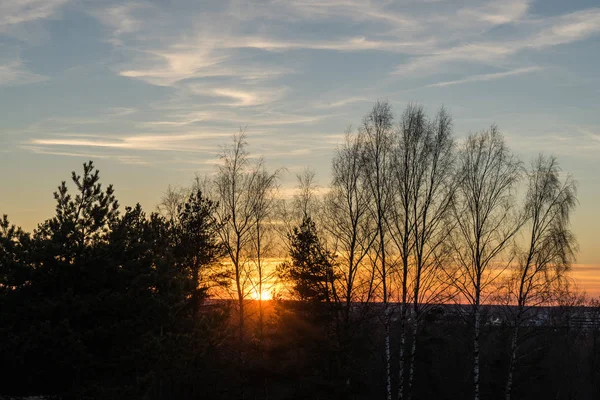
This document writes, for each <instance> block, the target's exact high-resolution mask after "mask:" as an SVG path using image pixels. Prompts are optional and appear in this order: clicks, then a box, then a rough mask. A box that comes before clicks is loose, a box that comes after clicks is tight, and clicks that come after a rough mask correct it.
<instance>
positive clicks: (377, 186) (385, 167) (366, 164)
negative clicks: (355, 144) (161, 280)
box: [359, 102, 393, 400]
mask: <svg viewBox="0 0 600 400" xmlns="http://www.w3.org/2000/svg"><path fill="white" fill-rule="evenodd" d="M392 122H393V115H392V110H391V108H390V105H389V104H388V103H387V102H377V103H376V104H375V106H374V107H373V110H372V111H371V112H370V113H369V114H368V115H367V116H366V117H365V118H364V119H363V123H362V125H361V126H360V129H359V135H361V137H362V139H361V140H363V143H364V146H363V156H362V168H363V179H364V185H365V186H366V187H367V188H368V190H369V194H370V197H371V207H370V214H371V217H372V218H373V220H374V222H375V225H376V232H377V240H376V257H375V262H376V268H377V271H378V275H379V279H380V281H381V287H382V294H381V300H382V302H383V307H384V316H383V322H384V329H385V371H386V397H387V399H388V400H391V399H392V376H391V373H392V371H391V346H390V325H391V320H392V311H393V310H392V308H391V306H390V304H389V302H390V287H389V286H390V278H391V274H390V271H389V269H390V265H388V262H387V261H388V260H387V258H386V255H387V254H386V253H387V251H388V249H387V244H388V241H389V237H388V235H387V233H388V232H387V231H388V229H387V220H386V218H387V215H386V213H387V210H388V208H389V206H390V205H391V194H390V188H389V185H390V178H391V170H390V169H391V168H390V167H391V166H390V164H391V162H392V152H391V146H392V129H393V125H392Z"/></svg>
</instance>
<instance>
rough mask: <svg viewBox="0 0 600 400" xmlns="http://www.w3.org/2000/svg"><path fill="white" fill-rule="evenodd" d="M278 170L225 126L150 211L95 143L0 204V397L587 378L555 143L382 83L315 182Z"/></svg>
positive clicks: (413, 390)
mask: <svg viewBox="0 0 600 400" xmlns="http://www.w3.org/2000/svg"><path fill="white" fill-rule="evenodd" d="M281 174H282V171H281V170H275V171H270V170H269V169H268V168H267V167H266V163H265V160H264V159H263V158H254V157H252V156H251V155H250V154H249V152H248V149H247V143H246V136H245V134H244V132H240V133H238V134H236V135H234V136H233V140H232V142H231V143H230V144H229V145H227V146H225V147H223V149H222V153H221V159H220V163H219V164H218V167H217V168H216V170H215V172H214V174H212V175H209V176H207V177H204V178H201V177H197V178H196V180H195V181H194V183H193V184H192V185H191V187H190V188H184V189H181V188H172V187H169V189H168V190H167V192H166V193H165V195H164V197H163V199H162V200H161V202H160V204H159V205H158V206H157V210H156V211H154V212H150V213H146V212H145V211H143V210H142V208H141V206H140V205H139V204H138V205H136V206H134V207H126V208H125V209H124V210H122V209H121V208H120V206H119V203H118V201H117V199H116V195H115V191H114V189H113V187H112V186H111V185H109V186H106V187H103V186H102V185H101V183H100V176H99V172H98V170H97V169H95V167H94V165H93V163H92V162H91V161H90V162H88V163H85V164H84V165H83V173H82V175H78V174H77V173H75V172H73V174H72V177H71V181H72V182H71V184H70V185H67V183H66V182H62V183H61V185H60V186H59V187H58V189H57V191H56V192H55V193H54V199H55V201H56V211H55V215H54V216H53V217H52V218H50V219H48V220H46V221H44V222H42V223H40V224H39V225H38V227H37V228H36V229H35V230H34V231H33V232H32V233H29V232H25V231H23V230H22V229H20V228H18V227H16V226H14V225H11V224H10V222H9V220H8V217H7V216H4V217H3V219H2V220H1V221H0V310H1V315H0V318H1V321H0V322H1V323H0V337H2V341H1V342H0V359H2V360H4V362H3V364H4V368H3V373H2V375H1V376H2V381H1V384H0V395H5V396H25V395H46V396H55V397H58V398H65V399H68V398H73V399H83V398H89V399H96V398H98V399H104V398H106V399H117V398H127V399H131V398H140V399H171V398H180V399H188V398H189V399H191V398H215V399H218V398H223V399H229V398H236V399H237V398H240V399H280V398H281V399H300V398H323V399H334V398H339V399H362V398H384V397H385V398H386V399H387V400H391V399H392V398H395V399H405V398H406V399H411V398H465V397H473V398H474V399H475V400H478V399H480V398H485V399H487V398H499V397H503V398H505V399H507V400H508V399H510V398H528V397H530V396H532V395H533V394H539V395H541V394H545V395H544V396H543V397H550V396H552V397H555V398H561V399H562V398H594V396H599V395H600V391H599V390H600V389H598V388H599V387H600V351H599V349H598V344H597V340H598V337H599V336H600V326H596V327H595V328H594V325H593V323H592V325H591V326H592V328H591V329H579V328H576V327H573V324H570V323H569V322H568V321H569V318H570V317H572V316H579V317H581V315H585V318H591V319H592V322H593V321H594V318H596V319H598V318H600V311H599V310H600V307H598V304H597V302H594V301H592V302H591V303H589V304H588V306H589V307H583V308H582V306H584V305H586V304H587V303H586V301H585V300H584V298H583V297H582V295H580V294H578V293H577V292H576V290H574V289H573V287H572V284H571V283H570V282H571V281H570V278H569V270H570V268H571V265H572V263H573V261H574V259H575V253H576V247H577V246H576V241H575V238H574V236H573V234H572V232H571V231H570V217H571V215H572V213H573V211H574V209H575V207H576V205H577V197H576V184H575V182H574V180H573V179H572V178H571V177H570V176H569V175H565V174H564V173H563V172H562V171H561V169H560V168H559V165H558V162H557V160H556V159H555V158H554V157H551V156H545V155H539V156H538V157H537V158H535V159H534V160H533V161H532V162H531V164H530V165H529V166H525V165H524V164H523V163H522V162H521V161H520V160H519V159H518V158H517V157H516V156H515V155H514V154H513V153H512V152H511V151H510V149H509V148H508V147H507V145H506V143H505V140H504V138H503V136H502V135H501V134H500V132H499V131H498V129H497V127H495V126H492V127H490V128H489V129H488V130H485V131H482V132H479V133H475V134H471V135H469V136H468V137H466V138H465V139H464V140H460V141H457V140H455V139H454V137H453V132H452V119H451V117H450V115H449V114H448V113H447V112H446V111H445V110H444V109H441V110H440V111H439V112H438V113H437V114H436V115H435V116H433V117H430V116H428V115H427V114H426V112H425V110H424V109H423V108H422V107H421V106H418V105H414V104H411V105H409V106H408V107H407V108H406V109H405V110H404V112H403V113H402V115H401V116H400V117H399V118H398V121H395V117H394V115H393V112H392V110H391V107H390V106H389V104H388V103H385V102H378V103H376V104H375V105H374V107H373V109H372V110H371V112H369V113H368V114H367V115H366V116H365V117H364V118H363V120H362V122H361V123H360V125H359V127H358V129H357V130H355V131H353V130H351V129H348V130H347V132H346V136H345V139H344V142H343V143H342V144H341V145H340V146H339V147H338V148H337V150H336V152H335V155H334V158H333V161H332V174H331V175H332V180H331V182H330V185H329V186H328V187H326V188H321V187H318V186H317V185H316V181H315V174H314V173H313V172H312V171H310V170H305V171H304V173H303V174H300V175H299V176H298V187H297V190H296V194H295V195H294V196H293V197H292V198H286V197H284V196H282V195H281V194H280V190H279V189H280V188H279V179H280V177H281ZM273 260H281V261H278V262H277V265H276V266H275V267H274V266H273ZM266 296H268V298H270V297H271V296H273V300H272V301H263V300H266V299H267V298H266ZM459 304H461V306H459ZM454 305H456V306H454ZM542 306H544V307H549V306H553V307H552V308H544V309H543V310H552V312H550V313H548V312H546V313H545V314H544V318H543V320H541V322H540V310H542V308H541V307H542ZM582 313H583V314H582ZM498 315H500V319H498ZM565 321H566V322H565ZM467 338H468V340H467ZM534 366H537V368H536V367H534Z"/></svg>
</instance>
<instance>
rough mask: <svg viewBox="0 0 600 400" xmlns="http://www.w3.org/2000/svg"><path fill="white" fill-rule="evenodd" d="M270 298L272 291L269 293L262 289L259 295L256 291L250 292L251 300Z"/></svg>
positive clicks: (271, 297)
mask: <svg viewBox="0 0 600 400" xmlns="http://www.w3.org/2000/svg"><path fill="white" fill-rule="evenodd" d="M272 299H273V293H271V292H270V291H268V290H263V291H262V296H260V295H259V292H258V291H254V292H252V300H262V301H266V300H272Z"/></svg>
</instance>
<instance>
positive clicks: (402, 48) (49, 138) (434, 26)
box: [0, 0, 600, 293]
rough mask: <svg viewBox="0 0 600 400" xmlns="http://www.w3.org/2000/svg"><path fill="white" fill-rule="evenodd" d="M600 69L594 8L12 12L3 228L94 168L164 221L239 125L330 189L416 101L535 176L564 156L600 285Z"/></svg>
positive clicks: (5, 45)
mask: <svg viewBox="0 0 600 400" xmlns="http://www.w3.org/2000/svg"><path fill="white" fill-rule="evenodd" d="M599 64H600V4H598V3H597V0H584V1H563V0H539V1H512V0H507V1H497V0H494V1H470V0H464V1H444V0H402V1H368V0H356V1H353V0H331V1H326V0H280V1H277V0H271V1H268V0H263V1H252V2H250V1H198V0H187V1H179V0H161V1H155V2H152V1H135V2H124V1H119V2H110V1H106V0H102V1H88V0H80V1H75V0H73V1H69V0H19V1H16V0H0V185H1V186H0V187H1V189H0V214H3V213H6V214H8V215H9V219H10V220H11V221H12V222H13V223H16V224H18V225H21V226H23V227H24V228H25V229H28V230H31V229H33V228H35V226H36V225H37V223H38V222H41V221H42V220H44V219H46V218H49V217H51V216H52V215H53V208H54V202H53V198H52V192H53V191H54V190H55V188H56V187H57V186H58V185H59V184H60V182H61V181H62V180H68V179H69V176H70V171H72V170H78V171H79V170H80V169H81V164H82V163H83V162H85V161H87V160H89V159H92V160H94V162H95V165H96V166H97V167H98V168H99V169H100V171H101V177H102V181H103V182H105V183H112V184H114V186H115V189H116V193H117V196H118V198H119V200H120V202H121V204H124V205H133V204H135V203H136V202H140V203H141V204H142V205H143V206H144V207H145V208H146V209H153V208H154V207H155V205H156V203H157V202H158V201H159V199H160V197H161V196H162V194H163V193H164V192H165V190H166V189H167V187H168V185H187V184H189V183H190V182H191V180H192V179H193V177H194V174H196V173H199V174H204V173H211V172H212V171H214V169H215V165H216V163H217V162H218V153H219V151H220V149H221V146H223V145H224V144H227V143H228V142H229V141H230V139H231V135H232V134H234V133H235V132H237V131H238V130H239V129H240V128H244V129H245V130H246V133H247V138H248V144H249V150H250V152H251V153H252V154H254V155H264V156H265V158H266V161H267V165H268V166H269V167H271V168H273V169H274V168H280V167H286V168H287V170H286V173H285V174H284V176H283V180H282V185H283V186H284V187H286V185H287V186H293V181H294V178H293V177H294V175H295V174H296V173H299V172H300V171H302V170H303V169H304V168H305V167H310V168H312V169H313V170H314V171H315V172H316V173H317V178H318V180H319V181H320V182H321V184H322V185H327V183H328V181H329V179H330V165H331V158H332V156H333V154H334V151H335V149H336V146H338V145H339V144H340V143H341V141H342V138H343V135H344V131H345V130H346V129H347V128H348V127H349V126H357V125H358V124H359V123H360V121H361V119H362V117H363V116H364V115H365V114H366V113H368V112H369V110H370V108H371V107H372V105H373V103H374V102H375V101H376V100H387V101H389V102H390V103H391V105H392V107H393V108H394V110H395V111H396V113H397V114H400V113H401V112H402V110H403V108H404V107H405V106H406V105H407V104H408V103H409V102H417V103H420V104H422V105H423V106H424V107H425V108H426V109H427V110H428V112H429V113H431V114H433V113H435V112H436V111H437V110H438V109H439V108H440V107H442V106H443V107H445V108H446V109H447V110H448V111H449V112H450V113H451V114H452V116H453V118H454V133H455V136H456V137H457V138H458V139H460V138H463V137H465V136H466V135H467V134H469V133H472V132H477V131H481V130H483V129H486V128H487V127H489V126H490V125H491V124H494V123H495V124H497V125H498V127H499V129H500V131H501V132H502V133H503V134H504V135H505V138H506V140H507V142H508V144H509V145H510V146H511V148H512V149H513V150H514V151H515V152H516V153H517V154H518V155H519V156H520V157H521V158H522V159H523V161H524V162H525V163H528V162H529V160H531V159H532V158H533V157H534V156H536V155H537V154H538V153H540V152H543V153H545V154H552V155H555V156H556V157H558V160H559V162H560V164H561V166H562V169H563V170H564V171H565V173H570V174H571V175H572V176H573V177H574V178H575V180H576V181H577V182H578V184H579V202H580V204H579V207H578V208H577V210H576V212H575V215H574V217H573V230H574V232H575V234H576V235H577V238H578V242H579V248H580V251H579V256H578V260H577V261H578V263H580V264H582V265H583V267H582V270H583V269H585V270H586V271H587V273H588V274H589V275H590V276H596V277H598V276H600V239H599V238H600V224H599V222H600V206H599V205H598V202H599V199H600V174H599V172H600V108H599V107H600V72H599V71H600V68H598V65H599ZM594 279H595V278H594ZM596 285H597V286H598V287H600V283H598V279H596ZM599 293H600V289H599Z"/></svg>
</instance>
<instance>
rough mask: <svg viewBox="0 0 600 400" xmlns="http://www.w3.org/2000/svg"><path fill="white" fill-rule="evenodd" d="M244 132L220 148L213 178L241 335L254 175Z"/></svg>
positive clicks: (251, 233) (252, 220) (251, 232)
mask: <svg viewBox="0 0 600 400" xmlns="http://www.w3.org/2000/svg"><path fill="white" fill-rule="evenodd" d="M245 139H246V137H245V134H244V132H243V131H240V132H239V133H238V134H236V135H234V136H233V141H232V143H231V145H229V146H226V147H223V150H222V154H221V162H222V163H221V165H219V167H218V171H217V175H216V178H215V193H214V194H215V195H216V197H217V199H218V202H219V207H218V208H217V210H216V214H217V217H218V219H219V222H220V224H221V229H220V230H219V234H220V236H221V241H222V242H223V245H224V247H225V252H226V254H227V257H228V258H229V260H230V262H231V265H232V268H233V272H234V276H235V282H234V285H235V294H236V297H237V301H238V308H239V337H240V341H243V338H244V321H245V314H244V300H245V299H246V298H247V296H248V294H249V289H248V285H249V279H250V278H251V268H250V265H249V254H248V253H249V248H250V246H251V245H252V239H253V236H254V229H255V222H256V220H255V211H256V204H257V196H256V191H255V190H254V189H255V187H256V179H257V174H256V173H253V171H252V170H251V168H252V165H251V159H250V157H249V155H248V152H247V150H246V146H247V143H246V140H245Z"/></svg>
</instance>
